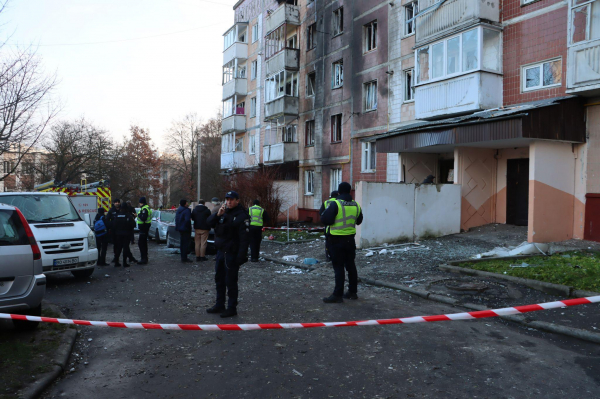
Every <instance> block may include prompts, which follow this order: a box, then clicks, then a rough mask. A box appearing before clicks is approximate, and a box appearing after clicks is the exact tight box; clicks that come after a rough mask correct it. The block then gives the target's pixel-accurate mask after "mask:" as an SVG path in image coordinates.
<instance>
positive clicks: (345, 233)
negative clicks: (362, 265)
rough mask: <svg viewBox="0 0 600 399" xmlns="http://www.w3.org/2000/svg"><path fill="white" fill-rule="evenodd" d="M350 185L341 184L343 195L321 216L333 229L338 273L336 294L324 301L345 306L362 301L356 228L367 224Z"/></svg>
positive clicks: (336, 271)
mask: <svg viewBox="0 0 600 399" xmlns="http://www.w3.org/2000/svg"><path fill="white" fill-rule="evenodd" d="M351 189H352V186H351V185H350V184H349V183H346V182H343V183H340V185H339V187H338V192H339V195H338V197H337V198H336V199H334V200H332V202H330V203H329V206H328V207H327V209H326V210H325V212H323V214H322V215H321V222H322V223H323V224H324V225H325V226H329V232H330V234H331V237H330V240H331V245H330V249H331V261H332V265H333V271H334V272H335V289H334V290H333V294H332V295H331V296H329V297H327V298H323V302H325V303H341V302H344V299H343V298H346V299H358V295H357V288H358V272H357V271H356V264H355V263H354V259H355V258H356V243H355V242H354V236H355V235H356V226H358V225H360V224H361V223H362V221H363V214H362V210H361V208H360V205H359V204H357V203H356V202H355V201H353V200H352V196H351V195H350V191H351ZM344 269H345V270H347V271H348V291H347V292H346V293H345V294H344V280H345V277H346V273H345V270H344Z"/></svg>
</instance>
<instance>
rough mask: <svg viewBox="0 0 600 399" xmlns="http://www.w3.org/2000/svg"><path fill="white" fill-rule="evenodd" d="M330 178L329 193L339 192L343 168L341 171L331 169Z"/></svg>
mask: <svg viewBox="0 0 600 399" xmlns="http://www.w3.org/2000/svg"><path fill="white" fill-rule="evenodd" d="M329 175H330V178H329V188H330V190H329V191H337V189H338V187H339V186H340V183H341V182H342V181H343V180H342V168H339V169H331V171H330V173H329Z"/></svg>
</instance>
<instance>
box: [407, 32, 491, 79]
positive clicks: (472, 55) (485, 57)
mask: <svg viewBox="0 0 600 399" xmlns="http://www.w3.org/2000/svg"><path fill="white" fill-rule="evenodd" d="M416 68H417V71H416V78H417V84H419V83H425V82H428V81H431V80H439V79H444V78H447V77H450V76H457V75H459V74H464V73H467V72H471V71H475V70H479V69H483V70H486V71H491V72H500V71H501V69H502V41H501V35H500V31H497V30H494V29H488V28H482V27H478V28H475V29H471V30H469V31H466V32H463V33H461V34H460V35H456V36H453V37H450V38H448V39H445V40H442V41H439V42H437V43H433V44H431V45H429V46H426V47H422V48H420V49H417V50H416Z"/></svg>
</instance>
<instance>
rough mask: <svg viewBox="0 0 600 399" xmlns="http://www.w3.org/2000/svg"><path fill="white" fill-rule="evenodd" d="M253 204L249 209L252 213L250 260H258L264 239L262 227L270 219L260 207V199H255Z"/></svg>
mask: <svg viewBox="0 0 600 399" xmlns="http://www.w3.org/2000/svg"><path fill="white" fill-rule="evenodd" d="M253 204H254V205H253V206H251V207H250V208H249V209H248V213H249V214H250V262H258V258H259V256H260V243H261V241H262V228H263V226H264V225H265V221H266V220H268V216H267V213H266V212H265V210H264V209H263V208H261V207H260V201H259V200H254V202H253Z"/></svg>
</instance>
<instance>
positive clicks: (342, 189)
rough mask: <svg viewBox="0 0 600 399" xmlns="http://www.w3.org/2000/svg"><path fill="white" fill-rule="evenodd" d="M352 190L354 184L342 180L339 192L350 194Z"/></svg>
mask: <svg viewBox="0 0 600 399" xmlns="http://www.w3.org/2000/svg"><path fill="white" fill-rule="evenodd" d="M350 191H352V186H351V185H350V183H346V182H345V181H344V182H341V183H340V185H339V186H338V192H339V193H340V194H350Z"/></svg>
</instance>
